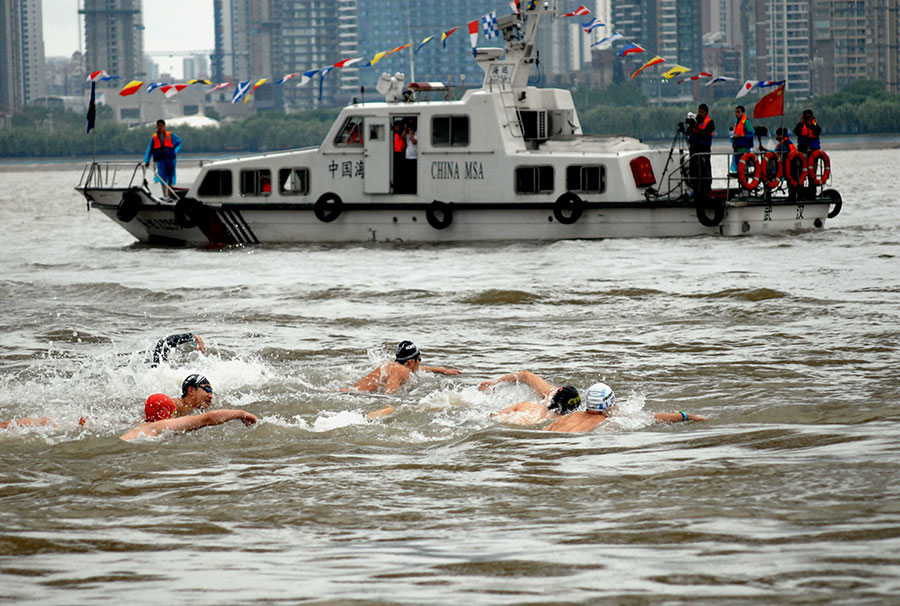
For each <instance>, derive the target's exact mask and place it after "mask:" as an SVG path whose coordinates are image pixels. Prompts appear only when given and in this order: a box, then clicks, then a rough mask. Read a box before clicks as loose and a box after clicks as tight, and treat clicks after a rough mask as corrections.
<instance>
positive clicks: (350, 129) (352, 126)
mask: <svg viewBox="0 0 900 606" xmlns="http://www.w3.org/2000/svg"><path fill="white" fill-rule="evenodd" d="M362 122H363V119H362V116H351V117H350V118H347V119H346V120H344V125H343V126H341V130H339V131H338V134H337V137H335V138H334V144H335V145H337V146H340V147H359V146H361V145H362V144H363V139H362Z"/></svg>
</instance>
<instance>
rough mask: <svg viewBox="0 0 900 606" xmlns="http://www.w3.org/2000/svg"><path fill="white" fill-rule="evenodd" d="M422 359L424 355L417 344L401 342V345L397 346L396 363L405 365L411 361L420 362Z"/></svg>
mask: <svg viewBox="0 0 900 606" xmlns="http://www.w3.org/2000/svg"><path fill="white" fill-rule="evenodd" d="M421 357H422V354H421V352H420V351H419V348H418V347H416V344H415V343H413V342H412V341H401V342H400V345H398V346H397V355H395V356H394V361H396V362H400V363H401V364H403V363H404V362H408V361H409V360H418V359H420V358H421Z"/></svg>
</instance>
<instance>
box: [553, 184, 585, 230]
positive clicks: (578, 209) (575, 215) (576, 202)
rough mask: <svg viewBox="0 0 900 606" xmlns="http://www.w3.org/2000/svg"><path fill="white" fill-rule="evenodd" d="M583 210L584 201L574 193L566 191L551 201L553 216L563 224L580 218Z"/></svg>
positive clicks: (568, 223)
mask: <svg viewBox="0 0 900 606" xmlns="http://www.w3.org/2000/svg"><path fill="white" fill-rule="evenodd" d="M583 212H584V201H583V200H582V199H581V198H579V197H578V196H577V195H576V194H573V193H572V192H570V191H567V192H566V193H564V194H563V195H561V196H560V197H559V198H557V199H556V202H554V203H553V216H554V217H556V220H557V221H559V222H560V223H562V224H563V225H571V224H572V223H575V222H576V221H578V219H580V218H581V214H582V213H583Z"/></svg>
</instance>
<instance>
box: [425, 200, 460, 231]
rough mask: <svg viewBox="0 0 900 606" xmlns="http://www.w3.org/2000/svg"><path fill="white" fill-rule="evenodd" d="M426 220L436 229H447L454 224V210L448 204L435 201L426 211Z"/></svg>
mask: <svg viewBox="0 0 900 606" xmlns="http://www.w3.org/2000/svg"><path fill="white" fill-rule="evenodd" d="M439 215H440V218H438V216H439ZM425 219H427V220H428V225H430V226H432V227H433V228H435V229H447V228H448V227H450V224H451V223H453V208H451V207H450V205H449V204H447V203H446V202H441V201H439V200H435V201H434V202H432V203H431V204H429V205H428V208H427V209H426V210H425Z"/></svg>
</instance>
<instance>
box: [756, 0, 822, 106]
mask: <svg viewBox="0 0 900 606" xmlns="http://www.w3.org/2000/svg"><path fill="white" fill-rule="evenodd" d="M809 8H810V3H809V0H752V1H749V2H744V4H743V7H742V9H743V17H744V23H749V24H755V26H749V27H747V28H746V30H745V31H744V45H743V46H744V52H745V61H744V77H745V78H747V79H748V80H785V81H786V84H787V85H786V90H787V91H789V92H791V93H793V94H794V95H796V96H797V97H800V98H805V97H808V96H809V95H810V92H811V73H810V71H811V65H810V63H811V62H810V57H811V56H812V55H811V53H810V50H811V44H810V13H809Z"/></svg>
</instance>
